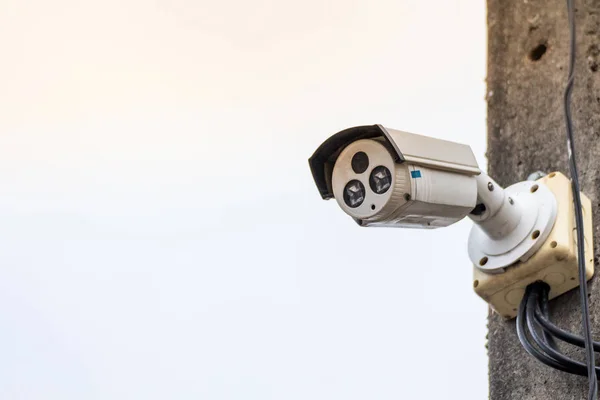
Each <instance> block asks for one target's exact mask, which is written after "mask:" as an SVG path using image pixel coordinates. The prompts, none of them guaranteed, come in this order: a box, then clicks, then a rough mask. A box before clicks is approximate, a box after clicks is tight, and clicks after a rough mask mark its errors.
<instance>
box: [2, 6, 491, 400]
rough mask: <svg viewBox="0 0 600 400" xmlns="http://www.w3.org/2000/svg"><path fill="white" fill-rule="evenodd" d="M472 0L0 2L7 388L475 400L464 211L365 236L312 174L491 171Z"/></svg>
mask: <svg viewBox="0 0 600 400" xmlns="http://www.w3.org/2000/svg"><path fill="white" fill-rule="evenodd" d="M484 7H485V6H484V2H483V1H480V0H464V1H457V0H455V1H449V0H444V1H441V0H439V1H427V2H425V1H419V0H402V1H375V2H366V1H364V2H358V1H349V0H344V1H342V0H336V1H323V0H308V1H302V2H292V1H288V0H278V1H275V0H269V1H260V0H258V1H253V2H242V1H235V0H229V1H210V2H208V1H203V0H201V1H197V0H194V1H192V0H174V1H168V2H167V1H161V0H155V1H152V2H149V1H142V0H105V1H101V2H81V1H74V0H73V1H65V0H57V1H52V2H48V1H42V0H37V1H22V0H4V1H3V2H2V5H0V49H2V62H0V354H2V356H1V357H0V398H2V399H3V400H4V399H6V400H10V399H60V400H67V399H78V400H79V399H211V400H212V399H215V400H220V399H239V400H242V399H243V400H249V399H257V400H258V399H260V400H263V399H286V400H287V399H294V400H296V399H297V400H306V399H311V400H317V399H327V400H330V399H360V400H363V399H400V398H401V399H415V398H425V399H429V398H431V399H433V398H460V399H482V398H486V397H487V359H486V354H485V348H484V343H485V334H486V329H485V322H486V315H487V314H486V313H487V308H486V305H485V303H484V302H483V301H482V300H480V299H479V298H477V296H476V295H475V294H474V293H473V291H472V283H471V280H472V278H471V267H470V263H469V260H468V257H467V252H466V239H467V235H468V230H469V229H470V222H469V221H462V222H461V223H459V224H457V225H454V226H452V227H449V228H445V229H440V230H436V231H416V230H400V229H398V230H395V229H364V228H363V229H361V228H359V227H358V226H356V225H355V223H354V222H353V221H352V220H351V219H350V218H349V217H347V216H346V215H345V214H344V213H343V212H341V210H339V209H338V207H337V205H336V204H335V202H333V201H330V202H323V201H322V200H321V199H320V197H319V195H318V193H317V191H316V189H315V187H314V184H313V182H312V178H311V175H310V172H309V169H308V164H307V159H308V157H309V156H310V155H311V153H312V152H313V151H314V150H315V149H316V147H317V146H318V145H319V144H320V143H321V141H323V140H325V139H326V138H327V137H328V136H329V135H331V134H333V133H335V132H337V131H339V130H341V129H343V128H346V127H350V126H354V125H362V124H373V123H381V124H383V125H386V126H389V127H392V128H397V129H402V130H407V131H412V132H415V133H422V134H428V135H431V136H437V137H440V138H445V139H450V140H454V141H459V142H465V143H468V144H470V145H471V146H472V148H473V150H474V152H475V154H476V155H477V157H478V160H479V161H480V163H481V166H482V167H485V159H484V151H485V102H484V100H483V99H484V94H485V84H484V76H485V51H486V28H485V8H484Z"/></svg>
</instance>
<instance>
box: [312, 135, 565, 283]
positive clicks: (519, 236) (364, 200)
mask: <svg viewBox="0 0 600 400" xmlns="http://www.w3.org/2000/svg"><path fill="white" fill-rule="evenodd" d="M309 164H310V168H311V171H312V174H313V178H314V180H315V183H316V185H317V188H318V190H319V192H320V194H321V196H322V197H323V199H331V198H335V200H336V201H337V203H338V205H339V206H340V208H341V209H342V210H343V211H344V212H345V213H346V214H348V215H349V216H350V217H352V218H353V219H354V220H355V221H356V222H357V223H358V224H359V225H360V226H364V227H367V226H387V227H408V228H428V229H432V228H440V227H445V226H448V225H451V224H453V223H455V222H457V221H459V220H461V219H463V218H464V217H466V216H469V217H470V218H471V219H472V220H473V222H475V225H474V227H473V229H472V231H471V235H470V239H469V255H470V257H471V260H472V261H473V263H474V264H475V265H476V266H477V267H478V268H480V269H482V270H484V271H486V272H489V273H498V272H502V271H503V270H504V269H505V268H506V267H508V266H509V265H511V264H514V263H515V262H516V261H519V260H520V261H524V260H526V259H527V258H528V257H530V256H531V255H532V254H533V253H535V251H536V250H537V249H538V248H539V247H540V246H541V245H542V244H543V243H544V240H545V239H546V238H547V237H548V235H549V234H550V231H551V229H552V226H553V224H554V221H555V219H556V210H557V206H556V199H555V197H554V195H553V194H552V192H551V191H550V190H549V189H548V188H547V187H545V185H543V184H542V183H535V182H521V183H519V184H517V185H513V186H511V187H509V188H508V189H506V190H505V189H504V188H502V187H501V186H500V185H498V184H497V183H496V182H495V181H494V180H493V179H491V178H490V177H489V176H487V175H486V174H484V173H483V172H482V171H481V170H480V169H479V166H478V165H477V161H476V159H475V156H474V154H473V151H472V150H471V148H470V147H469V146H468V145H465V144H460V143H455V142H450V141H447V140H441V139H435V138H431V137H427V136H422V135H416V134H413V133H408V132H403V131H399V130H394V129H389V128H385V127H383V126H381V125H373V126H359V127H354V128H350V129H346V130H343V131H341V132H338V133H336V134H335V135H333V136H331V137H330V138H329V139H327V140H326V141H325V142H324V143H323V144H322V145H321V146H319V148H318V149H317V150H316V151H315V153H314V154H313V156H312V157H311V158H310V159H309ZM534 186H535V187H536V189H535V191H536V192H537V195H536V196H529V195H527V194H528V193H529V194H530V193H531V191H530V189H531V188H533V187H534ZM536 232H537V233H536ZM530 235H538V237H539V240H535V241H530V240H526V239H527V238H529V237H530Z"/></svg>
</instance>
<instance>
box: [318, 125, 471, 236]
mask: <svg viewBox="0 0 600 400" xmlns="http://www.w3.org/2000/svg"><path fill="white" fill-rule="evenodd" d="M358 153H363V154H364V155H365V156H366V160H367V163H366V164H367V165H366V166H364V168H359V169H358V170H357V169H356V168H354V167H353V158H354V157H355V155H356V154H358ZM309 163H310V166H311V170H312V172H313V177H314V178H315V182H316V184H317V187H318V188H319V191H320V192H321V196H322V197H323V198H324V199H330V198H335V199H336V200H337V202H338V204H339V205H340V207H341V208H342V210H344V211H345V212H346V213H347V214H348V215H350V216H351V217H352V218H354V219H355V220H356V222H357V223H358V224H359V225H361V226H395V227H413V228H439V227H444V226H448V225H450V224H452V223H454V222H456V221H459V220H460V219H462V218H464V217H465V216H466V215H468V214H469V213H470V212H471V211H472V210H473V208H474V207H475V206H476V200H477V184H476V182H475V176H476V175H478V174H480V173H481V171H480V170H479V167H478V166H477V161H476V160H475V156H474V155H473V152H472V151H471V148H470V147H469V146H466V145H463V144H459V143H454V142H449V141H446V140H440V139H434V138H430V137H427V136H421V135H415V134H412V133H408V132H403V131H398V130H394V129H387V128H384V127H383V126H381V125H374V126H360V127H355V128H350V129H346V130H344V131H342V132H339V133H337V134H336V135H334V136H332V137H331V138H329V139H328V140H327V141H326V142H324V143H323V144H322V145H321V146H320V147H319V149H317V151H316V152H315V154H314V155H313V156H312V157H311V159H310V160H309ZM379 167H383V168H385V170H386V171H387V172H388V173H389V175H390V176H389V181H390V182H389V187H388V188H387V189H386V190H385V191H384V192H382V193H377V192H376V191H375V190H373V188H372V187H371V186H372V185H371V183H370V180H371V178H372V176H373V173H374V170H375V169H376V168H379ZM375 172H377V171H375ZM352 181H356V182H359V184H357V185H358V186H359V187H360V186H361V185H362V189H364V199H363V200H362V201H361V202H360V204H358V205H355V204H351V203H348V202H347V201H345V200H346V199H345V198H344V190H345V189H346V185H348V183H349V182H352Z"/></svg>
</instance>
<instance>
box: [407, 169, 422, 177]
mask: <svg viewBox="0 0 600 400" xmlns="http://www.w3.org/2000/svg"><path fill="white" fill-rule="evenodd" d="M410 177H411V178H420V177H421V171H419V170H417V171H410Z"/></svg>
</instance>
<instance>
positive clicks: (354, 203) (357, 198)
mask: <svg viewBox="0 0 600 400" xmlns="http://www.w3.org/2000/svg"><path fill="white" fill-rule="evenodd" d="M363 201H365V185H363V184H362V182H361V181H358V180H356V179H354V180H351V181H350V182H348V184H346V187H345V188H344V203H346V205H347V206H348V207H350V208H356V207H358V206H360V205H361V204H362V203H363Z"/></svg>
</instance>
